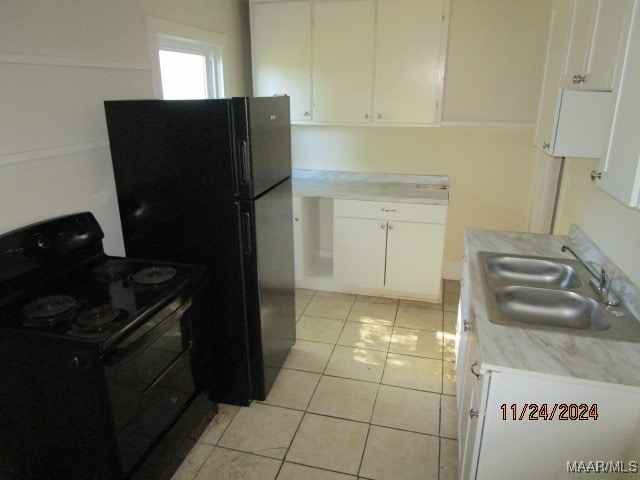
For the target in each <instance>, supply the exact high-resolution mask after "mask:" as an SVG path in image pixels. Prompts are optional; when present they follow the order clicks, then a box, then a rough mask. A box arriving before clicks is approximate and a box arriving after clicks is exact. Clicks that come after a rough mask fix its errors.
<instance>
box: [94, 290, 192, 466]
mask: <svg viewBox="0 0 640 480" xmlns="http://www.w3.org/2000/svg"><path fill="white" fill-rule="evenodd" d="M190 307H191V301H188V302H186V303H185V304H183V305H181V306H180V307H179V308H177V309H175V307H174V308H167V309H165V310H164V312H166V311H167V310H173V312H172V313H171V314H169V315H168V316H166V313H163V312H160V313H158V314H157V315H155V316H154V317H153V318H151V319H149V320H148V321H147V322H145V324H143V325H142V326H141V327H140V328H138V329H137V330H136V332H134V333H133V334H132V335H131V336H130V337H128V338H127V339H126V340H125V341H124V342H122V343H121V344H119V345H117V346H116V349H115V350H114V351H113V352H111V353H110V354H108V355H107V356H105V357H103V362H104V372H105V376H106V380H107V387H108V390H109V400H110V403H111V410H112V414H113V421H114V426H115V433H116V439H117V444H118V450H119V457H120V460H121V464H122V472H123V474H126V473H128V472H129V471H130V470H131V468H132V467H133V466H134V465H135V464H136V462H138V461H139V460H140V459H141V458H142V457H143V456H144V454H145V453H146V451H147V450H148V449H149V447H150V446H151V445H152V444H153V443H154V441H155V440H156V439H157V438H158V437H159V435H160V434H161V433H162V432H163V431H164V430H165V429H167V428H168V427H169V426H170V425H171V424H172V422H173V421H174V420H175V419H176V418H177V417H178V416H179V415H180V413H181V411H182V409H183V407H184V406H185V404H186V403H187V401H188V400H189V398H190V397H191V396H192V395H193V394H194V393H195V392H196V387H195V385H194V381H193V373H192V371H191V361H190V350H191V344H192V336H191V318H190Z"/></svg>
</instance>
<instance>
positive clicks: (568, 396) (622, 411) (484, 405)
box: [471, 371, 640, 480]
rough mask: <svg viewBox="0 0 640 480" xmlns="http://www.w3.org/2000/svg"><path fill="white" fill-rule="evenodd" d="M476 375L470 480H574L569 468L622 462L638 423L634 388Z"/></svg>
mask: <svg viewBox="0 0 640 480" xmlns="http://www.w3.org/2000/svg"><path fill="white" fill-rule="evenodd" d="M484 376H485V379H484V381H485V382H488V383H489V386H488V388H487V389H486V390H487V391H486V399H482V398H481V399H480V407H479V408H480V412H479V415H481V416H483V417H484V421H483V422H482V428H481V429H480V428H479V429H478V430H479V431H478V432H477V434H476V437H475V441H476V442H477V447H476V448H474V451H475V452H479V455H478V463H477V472H476V476H475V477H471V478H476V479H486V480H489V479H491V480H493V479H496V478H519V479H540V478H553V479H562V478H575V472H571V471H570V465H572V464H573V462H580V461H583V462H589V461H594V462H595V461H613V462H616V461H623V459H624V458H625V455H626V453H627V450H628V449H629V447H630V445H631V443H632V440H633V435H634V433H635V427H636V424H637V422H638V418H639V416H640V392H638V389H634V388H631V387H628V388H624V387H620V386H618V385H608V384H597V383H596V382H583V381H579V380H574V379H568V378H567V379H563V378H561V379H552V378H542V377H535V376H528V375H525V374H522V375H521V374H517V373H508V372H500V371H488V372H486V373H485V374H484ZM543 409H544V410H543ZM552 417H553V418H552ZM568 462H569V465H568ZM471 471H473V469H471Z"/></svg>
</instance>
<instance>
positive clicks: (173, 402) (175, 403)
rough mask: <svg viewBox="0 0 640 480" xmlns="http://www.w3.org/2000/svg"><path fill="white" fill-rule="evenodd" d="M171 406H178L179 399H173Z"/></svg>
mask: <svg viewBox="0 0 640 480" xmlns="http://www.w3.org/2000/svg"><path fill="white" fill-rule="evenodd" d="M171 404H172V405H177V404H178V397H171Z"/></svg>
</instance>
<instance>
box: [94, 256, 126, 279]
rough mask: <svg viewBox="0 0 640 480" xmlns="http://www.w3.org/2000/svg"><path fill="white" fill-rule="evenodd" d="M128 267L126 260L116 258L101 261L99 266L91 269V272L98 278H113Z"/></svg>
mask: <svg viewBox="0 0 640 480" xmlns="http://www.w3.org/2000/svg"><path fill="white" fill-rule="evenodd" d="M128 269H129V266H128V265H127V263H126V262H121V261H118V260H109V261H107V262H106V263H103V264H102V265H100V266H99V267H96V268H94V269H93V274H94V275H96V276H97V277H98V278H100V279H104V280H113V279H115V278H118V277H120V276H121V275H122V274H123V273H124V272H126V271H127V270H128Z"/></svg>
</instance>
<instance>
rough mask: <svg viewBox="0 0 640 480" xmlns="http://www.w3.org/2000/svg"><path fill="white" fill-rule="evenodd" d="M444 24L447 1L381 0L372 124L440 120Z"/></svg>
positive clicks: (379, 1) (425, 122)
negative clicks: (438, 103) (439, 99)
mask: <svg viewBox="0 0 640 480" xmlns="http://www.w3.org/2000/svg"><path fill="white" fill-rule="evenodd" d="M444 25H445V21H444V20H443V0H378V14H377V28H376V77H375V111H374V122H376V123H381V124H382V123H394V124H398V123H409V124H418V123H422V124H427V123H437V122H438V121H439V110H438V108H437V102H438V91H439V87H440V85H439V77H440V75H439V73H440V60H441V56H440V47H441V37H442V31H443V28H444Z"/></svg>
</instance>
